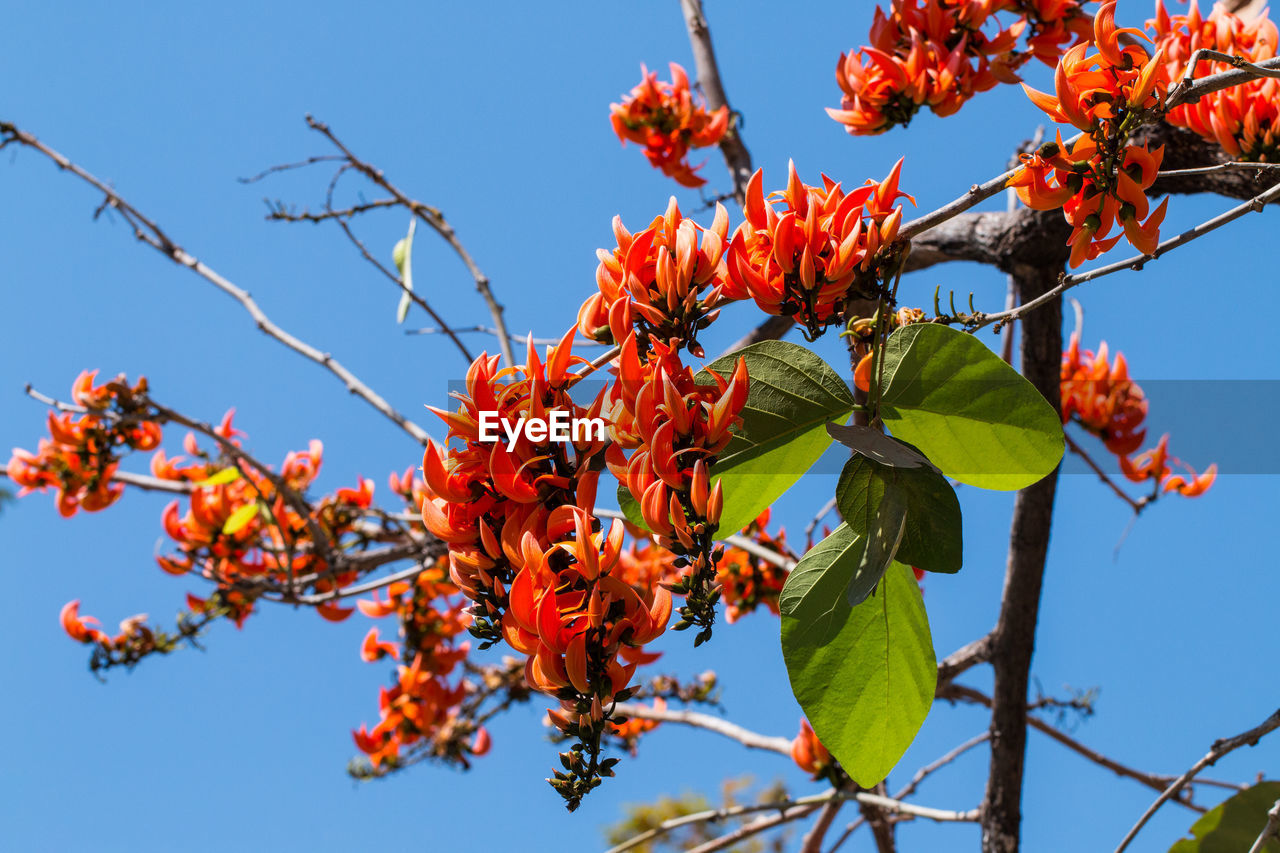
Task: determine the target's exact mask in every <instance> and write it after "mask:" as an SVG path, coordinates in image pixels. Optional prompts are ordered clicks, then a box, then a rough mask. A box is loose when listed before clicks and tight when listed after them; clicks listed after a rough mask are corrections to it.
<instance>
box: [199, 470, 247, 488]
mask: <svg viewBox="0 0 1280 853" xmlns="http://www.w3.org/2000/svg"><path fill="white" fill-rule="evenodd" d="M239 479H240V469H239V468H237V467H236V466H234V465H232V466H231V467H230V468H223V469H222V470H221V471H219V472H217V473H216V474H214V475H212V476H210V477H205V478H204V479H203V480H201V481H199V482H198V483H192V485H193V486H195V487H196V488H198V489H204V488H208V487H210V486H225V485H226V484H227V483H234V482H235V481H236V480H239Z"/></svg>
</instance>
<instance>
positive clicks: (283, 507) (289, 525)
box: [151, 412, 373, 625]
mask: <svg viewBox="0 0 1280 853" xmlns="http://www.w3.org/2000/svg"><path fill="white" fill-rule="evenodd" d="M233 416H234V412H228V413H227V415H226V416H225V417H224V418H223V420H222V423H221V424H220V425H218V426H217V427H215V428H214V430H213V432H214V433H215V434H216V435H217V436H218V437H219V438H221V439H222V441H223V442H225V443H226V444H227V445H230V446H233V447H239V445H240V442H239V438H240V437H243V436H244V433H243V432H241V431H240V430H237V429H236V428H235V427H234V425H233V423H232V419H233ZM220 447H221V445H220ZM183 449H184V450H185V451H186V453H187V455H186V456H177V457H173V458H169V457H168V456H166V455H165V452H164V451H163V450H160V451H157V452H156V454H155V456H153V457H152V460H151V473H152V474H153V475H154V476H155V477H157V478H159V479H161V480H165V481H168V482H173V483H182V484H185V485H186V486H188V487H189V489H190V493H189V494H188V496H187V498H186V500H187V507H186V512H182V511H181V508H180V507H181V501H173V502H171V503H170V504H169V505H168V506H166V507H165V509H164V513H163V514H162V516H161V519H162V522H163V524H164V530H165V533H166V534H168V536H169V538H170V539H172V540H173V541H174V543H175V545H176V548H177V552H176V553H175V554H173V555H161V556H159V557H157V558H156V560H157V562H158V563H159V564H160V568H162V569H164V570H165V571H166V572H168V573H169V574H172V575H185V574H187V573H189V572H192V571H195V572H196V573H198V574H200V575H201V576H203V577H205V578H207V579H209V580H212V581H214V582H215V583H216V584H217V585H218V587H219V589H220V590H221V591H223V592H224V593H226V595H224V597H223V598H222V599H221V600H220V601H219V604H220V605H221V606H231V607H232V610H233V612H232V614H231V615H232V616H233V618H234V620H235V621H236V623H237V624H238V625H239V624H243V622H244V619H245V618H246V617H247V616H248V615H249V613H250V612H251V611H252V606H253V600H254V597H255V595H256V593H257V592H260V591H261V590H262V589H263V588H266V587H267V586H279V587H284V588H285V589H287V590H289V591H290V594H293V595H296V594H297V593H298V592H299V591H300V587H299V585H298V584H297V583H296V579H297V578H299V577H306V578H308V580H307V581H306V583H305V584H303V585H302V586H305V587H307V588H309V589H310V590H311V591H312V592H314V593H321V594H323V593H329V592H332V591H334V590H336V589H338V588H339V587H341V586H344V585H346V584H350V583H352V582H353V581H355V580H356V578H357V576H358V575H357V573H356V572H355V571H354V570H345V571H343V570H337V567H336V566H332V565H330V564H329V562H328V561H327V560H326V555H327V553H328V552H329V550H330V549H331V548H332V547H333V546H334V545H335V544H336V543H338V542H339V541H340V540H341V539H342V538H343V537H345V536H348V535H349V534H354V533H356V530H357V527H358V522H359V521H360V519H361V517H362V516H363V514H364V511H365V510H367V509H368V508H369V506H370V504H371V503H372V500H373V483H372V482H370V481H368V480H365V479H363V478H360V479H359V481H358V485H357V487H356V488H342V489H338V490H337V491H336V492H335V493H334V494H333V495H329V496H326V497H325V498H323V499H322V500H320V501H319V502H318V503H317V504H316V505H315V506H314V509H312V508H311V507H310V505H309V504H305V503H304V502H302V501H301V500H300V497H299V496H300V495H301V494H302V493H303V492H304V491H305V490H306V489H307V487H308V486H310V485H311V483H312V481H313V480H315V478H316V476H317V475H318V474H319V473H320V465H321V462H322V458H323V451H324V448H323V446H322V445H321V443H320V442H319V441H315V440H312V441H311V443H310V445H309V447H308V448H307V450H305V451H295V452H291V453H289V454H288V455H287V456H286V457H285V459H284V463H283V465H281V467H280V472H279V474H277V475H272V474H271V472H269V471H266V470H260V469H259V468H257V467H256V466H254V465H249V464H246V463H245V462H244V461H243V460H242V459H240V458H237V457H236V456H235V455H234V454H232V453H229V452H227V451H226V448H225V447H223V448H222V449H221V450H220V451H219V452H218V453H210V452H208V451H205V450H203V449H201V447H200V445H199V442H198V441H197V439H196V436H195V434H194V433H188V434H187V436H186V438H185V439H184V442H183ZM303 508H306V510H307V511H306V513H305V514H304V512H303ZM317 533H318V534H319V540H320V541H317V537H316V534H317ZM193 604H194V605H195V606H196V607H198V608H199V609H200V610H202V611H203V610H205V609H206V608H207V606H208V602H201V601H200V600H199V599H194V600H193ZM316 611H317V612H318V613H319V614H320V615H321V616H323V617H324V618H326V619H328V620H330V621H335V622H337V621H342V620H343V619H346V618H347V617H348V616H350V615H351V613H352V612H353V611H352V610H351V609H350V608H344V607H341V606H339V605H337V604H336V603H334V602H322V603H320V604H318V605H317V606H316Z"/></svg>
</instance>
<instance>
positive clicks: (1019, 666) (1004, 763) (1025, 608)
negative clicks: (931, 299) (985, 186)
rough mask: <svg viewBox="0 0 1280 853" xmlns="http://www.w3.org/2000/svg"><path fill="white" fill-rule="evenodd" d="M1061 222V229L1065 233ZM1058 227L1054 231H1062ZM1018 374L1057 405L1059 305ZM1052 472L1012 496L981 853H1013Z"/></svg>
mask: <svg viewBox="0 0 1280 853" xmlns="http://www.w3.org/2000/svg"><path fill="white" fill-rule="evenodd" d="M1065 227H1066V226H1065V224H1062V226H1061V230H1065ZM1061 230H1060V231H1059V233H1060V234H1061ZM1054 242H1055V243H1056V244H1057V245H1056V246H1055V247H1054V248H1057V249H1058V250H1059V252H1060V253H1061V254H1060V256H1059V258H1058V259H1057V263H1039V264H1036V265H1035V266H1033V267H1023V266H1015V267H1014V268H1013V269H1012V270H1010V272H1011V274H1012V275H1013V276H1014V277H1015V278H1016V279H1017V286H1018V293H1019V294H1020V295H1021V298H1022V299H1023V300H1031V299H1034V298H1036V297H1038V296H1040V295H1041V294H1043V293H1046V292H1048V291H1050V290H1052V289H1053V287H1054V284H1055V283H1056V282H1057V279H1058V276H1059V275H1060V274H1061V273H1060V272H1059V271H1060V270H1061V269H1062V265H1063V263H1064V262H1065V260H1066V257H1065V255H1066V252H1065V249H1066V246H1065V243H1066V237H1065V235H1063V236H1061V237H1060V240H1055V241H1054ZM1020 343H1021V347H1020V351H1021V362H1022V365H1021V366H1022V374H1023V375H1024V376H1025V377H1026V378H1027V379H1028V380H1029V381H1030V382H1031V384H1032V385H1034V386H1035V387H1036V389H1037V390H1039V391H1040V393H1041V394H1042V395H1044V397H1045V399H1046V400H1048V401H1049V403H1050V404H1051V405H1052V406H1053V407H1054V409H1055V410H1057V409H1058V407H1059V399H1060V390H1059V387H1058V384H1059V370H1060V364H1061V361H1062V303H1061V301H1060V300H1051V301H1048V302H1046V303H1044V305H1043V307H1042V308H1041V309H1040V310H1038V311H1035V312H1033V313H1031V314H1028V315H1027V316H1026V317H1025V318H1024V319H1023V322H1022V328H1021V341H1020ZM1057 487H1058V469H1056V468H1055V469H1054V470H1053V472H1052V473H1050V474H1049V475H1048V476H1047V477H1045V478H1044V479H1043V480H1041V481H1040V482H1038V483H1036V484H1034V485H1032V486H1028V487H1027V488H1025V489H1023V490H1022V491H1020V492H1019V493H1018V496H1017V498H1016V499H1015V502H1014V508H1013V523H1012V526H1011V529H1010V532H1009V557H1008V566H1007V569H1006V573H1005V582H1004V593H1003V595H1002V596H1001V602H1000V616H999V618H998V620H997V622H996V627H995V630H994V631H993V632H992V637H991V643H992V656H991V663H992V668H993V669H994V672H995V686H994V689H993V699H994V701H993V705H992V709H991V763H990V773H989V775H988V778H987V790H986V796H985V797H984V799H983V808H982V849H983V851H984V853H1016V851H1017V850H1018V844H1019V837H1020V836H1019V833H1020V824H1021V820H1022V782H1023V766H1024V761H1025V757H1026V744H1027V691H1028V685H1029V679H1030V670H1031V656H1032V653H1033V652H1034V651H1035V638H1036V623H1037V621H1038V619H1039V613H1040V591H1041V587H1042V584H1043V581H1044V567H1045V559H1046V557H1047V555H1048V550H1049V530H1050V527H1051V525H1052V522H1053V503H1054V496H1055V495H1056V493H1057Z"/></svg>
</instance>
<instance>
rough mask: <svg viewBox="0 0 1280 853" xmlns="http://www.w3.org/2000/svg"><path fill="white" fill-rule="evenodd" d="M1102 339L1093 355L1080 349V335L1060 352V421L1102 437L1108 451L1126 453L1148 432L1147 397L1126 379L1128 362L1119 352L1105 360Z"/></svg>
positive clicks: (1117, 453)
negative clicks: (1075, 425) (1144, 423)
mask: <svg viewBox="0 0 1280 853" xmlns="http://www.w3.org/2000/svg"><path fill="white" fill-rule="evenodd" d="M1107 355H1108V353H1107V344H1106V342H1105V341H1104V342H1103V343H1102V344H1101V345H1100V346H1099V347H1098V352H1097V354H1096V355H1095V354H1094V353H1093V352H1092V351H1090V350H1084V351H1083V352H1081V350H1080V335H1079V333H1078V332H1077V333H1074V334H1072V335H1071V343H1070V344H1069V345H1068V347H1067V351H1066V352H1064V353H1063V354H1062V380H1061V388H1062V422H1063V423H1064V424H1066V423H1069V422H1071V421H1072V420H1074V421H1076V422H1077V423H1079V424H1080V425H1081V426H1083V427H1084V428H1085V429H1087V430H1088V431H1089V432H1091V433H1093V434H1094V435H1096V436H1098V437H1099V438H1101V439H1102V443H1103V444H1104V445H1106V448H1107V450H1109V451H1111V452H1112V453H1114V454H1116V455H1117V456H1127V455H1128V454H1130V453H1133V452H1134V451H1135V450H1137V449H1138V448H1139V447H1141V446H1142V442H1143V441H1144V440H1145V439H1146V437H1147V431H1146V430H1145V429H1143V428H1142V424H1143V421H1145V420H1146V418H1147V398H1146V395H1144V394H1143V393H1142V389H1141V388H1140V387H1138V383H1136V382H1134V381H1133V380H1132V379H1130V378H1129V365H1128V363H1127V362H1126V361H1125V359H1124V355H1123V354H1122V353H1116V358H1115V363H1114V364H1111V363H1108V360H1107Z"/></svg>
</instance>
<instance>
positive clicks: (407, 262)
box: [391, 217, 418, 323]
mask: <svg viewBox="0 0 1280 853" xmlns="http://www.w3.org/2000/svg"><path fill="white" fill-rule="evenodd" d="M417 229H418V219H417V217H414V218H413V219H410V220H409V233H408V234H406V235H405V236H404V237H403V238H402V239H400V240H397V241H396V245H395V247H394V248H393V249H392V250H391V259H392V260H393V261H395V262H396V269H397V270H399V271H400V281H401V282H402V283H403V284H404V289H403V290H402V291H401V292H400V304H399V305H398V306H397V307H396V322H397V323H403V322H404V318H405V317H407V316H409V306H410V305H411V304H412V303H413V300H412V299H410V298H409V294H410V293H411V292H412V291H413V234H414V232H415V231H417Z"/></svg>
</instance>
